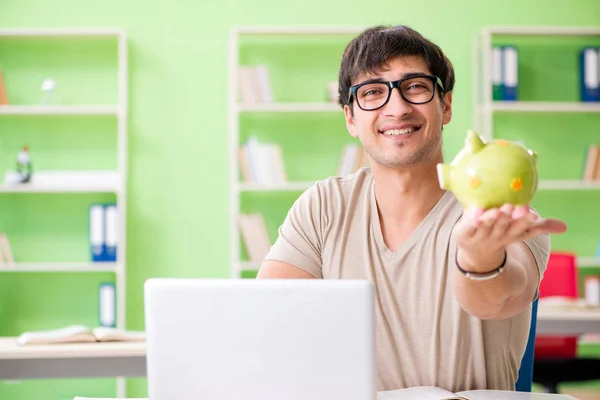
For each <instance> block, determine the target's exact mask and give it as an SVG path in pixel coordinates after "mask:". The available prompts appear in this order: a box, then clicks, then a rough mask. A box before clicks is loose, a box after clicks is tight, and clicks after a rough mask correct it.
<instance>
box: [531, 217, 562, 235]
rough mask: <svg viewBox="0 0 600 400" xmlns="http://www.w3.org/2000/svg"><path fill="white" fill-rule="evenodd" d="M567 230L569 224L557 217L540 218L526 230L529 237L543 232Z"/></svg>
mask: <svg viewBox="0 0 600 400" xmlns="http://www.w3.org/2000/svg"><path fill="white" fill-rule="evenodd" d="M566 231H567V224H565V223H564V222H563V221H561V220H558V219H555V218H547V219H540V220H538V221H535V222H534V223H532V224H531V226H530V228H529V229H528V230H527V232H526V236H527V239H529V238H532V237H535V236H537V235H541V234H543V233H548V234H556V233H564V232H566Z"/></svg>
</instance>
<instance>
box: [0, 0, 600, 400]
mask: <svg viewBox="0 0 600 400" xmlns="http://www.w3.org/2000/svg"><path fill="white" fill-rule="evenodd" d="M367 10H369V8H368V6H367V5H366V4H360V5H359V4H356V5H352V4H351V3H350V2H347V1H344V2H342V1H329V2H326V3H325V2H323V1H319V0H306V1H303V2H302V3H294V2H292V3H290V2H279V1H272V0H261V1H253V2H231V1H221V2H197V1H180V2H167V1H166V0H161V1H154V2H147V1H136V0H132V1H128V2H122V1H115V0H106V1H103V2H97V1H86V0H80V1H77V2H75V1H64V2H58V1H55V2H47V1H40V0H37V1H36V0H3V1H2V3H0V27H1V28H13V27H104V26H108V27H112V26H116V27H124V28H126V29H127V33H128V39H129V54H130V70H129V76H130V92H129V96H130V104H129V106H130V117H131V118H130V121H129V130H130V136H129V169H130V174H129V187H128V204H127V208H128V218H127V224H128V228H129V229H128V233H127V243H128V249H127V251H128V256H127V267H128V276H127V304H128V306H127V312H128V317H127V325H128V328H130V329H143V324H144V319H143V310H142V308H143V298H142V285H143V283H144V281H145V279H147V278H148V277H156V276H178V277H226V276H228V262H229V258H228V253H229V248H228V245H229V240H228V238H229V235H230V232H229V225H228V217H229V215H228V207H227V201H228V159H227V158H228V147H227V135H228V123H227V93H228V92H227V90H228V82H227V73H228V71H227V56H228V52H227V51H228V48H227V46H228V33H229V28H230V26H231V25H234V24H237V25H250V24H268V25H288V24H292V25H313V24H316V25H324V24H337V25H371V24H379V23H383V24H397V23H404V24H409V25H411V26H412V27H414V28H416V29H418V30H419V31H421V32H422V33H423V34H424V35H426V36H427V37H429V38H430V39H432V40H433V41H435V42H437V43H438V44H439V45H440V46H441V47H442V48H443V49H444V50H445V52H446V53H447V55H448V56H449V57H450V59H451V60H452V62H453V63H454V66H455V68H456V76H457V84H456V89H455V91H454V117H453V121H452V123H451V124H450V125H449V126H448V127H447V128H446V129H445V131H444V132H445V137H444V139H445V146H446V147H445V151H446V155H447V157H448V158H451V157H453V156H454V155H455V154H456V152H457V150H458V149H459V148H460V147H462V143H463V138H464V134H465V132H466V130H467V129H469V128H470V127H471V121H472V117H471V73H472V70H471V39H472V35H473V33H474V32H475V31H477V30H478V29H479V28H481V27H482V26H484V25H509V24H515V25H523V24H526V25H579V26H600V7H599V6H598V3H597V1H596V0H576V1H571V2H570V3H569V4H568V5H566V3H565V2H564V1H558V0H553V1H548V0H536V1H527V2H524V1H520V0H506V1H497V2H493V3H491V2H482V1H468V0H457V1H453V2H448V1H421V2H415V1H404V0H400V1H398V0H396V1H389V0H382V1H379V2H377V3H376V4H375V3H373V5H372V6H371V11H370V12H369V11H367ZM468 14H471V15H473V16H472V17H469V18H467V17H466V16H467V15H468ZM462 18H465V20H464V21H460V22H459V19H462ZM313 44H314V42H313ZM575 44H577V43H571V44H569V46H567V47H566V48H565V51H564V52H562V53H560V52H559V53H555V54H552V53H548V52H546V53H544V57H547V58H545V59H543V58H542V59H543V60H544V64H545V65H548V64H546V63H547V62H560V61H561V60H564V59H565V58H564V56H565V55H567V57H568V56H570V55H571V53H572V52H573V51H574V50H575V49H576V47H574V45H575ZM260 48H261V46H260V43H258V44H257V43H256V42H252V43H248V44H247V46H246V47H244V49H243V51H244V53H243V55H242V57H243V59H247V60H249V61H262V62H265V63H267V64H269V66H270V67H271V68H272V73H273V85H274V92H275V96H276V99H278V100H297V101H299V100H322V96H323V93H322V92H320V90H321V89H320V86H319V85H321V83H322V81H323V79H330V78H331V79H335V77H336V74H337V70H336V68H337V66H338V64H339V53H340V52H341V49H342V48H343V42H339V41H338V42H331V43H329V42H328V43H325V44H319V45H315V46H312V47H311V46H303V45H302V44H301V43H293V47H292V46H291V45H290V46H286V45H285V43H284V44H283V45H282V43H281V42H280V43H279V44H276V46H274V47H273V48H272V49H276V51H274V52H271V53H269V52H268V51H264V49H263V50H261V49H260ZM93 49H95V50H94V51H89V49H88V51H87V53H86V54H89V57H88V58H84V60H87V61H88V62H87V63H83V64H82V65H79V66H78V67H79V68H78V69H77V71H80V70H83V71H84V72H86V73H89V74H92V73H95V72H96V71H97V70H98V69H99V68H100V67H102V66H104V65H103V64H102V63H103V62H104V61H103V60H104V58H103V57H100V56H99V54H100V55H105V54H109V53H110V52H111V51H113V50H114V49H112V48H111V47H110V45H105V44H101V43H100V44H95V45H94V47H93ZM315 49H317V50H316V51H317V53H314V51H315ZM23 50H24V48H23V47H16V48H13V50H12V51H13V53H12V54H13V56H12V60H13V64H12V65H15V66H16V65H18V63H17V62H16V60H19V58H18V57H14V54H16V53H15V52H19V51H23ZM250 50H255V51H250ZM573 54H574V53H573ZM2 55H3V53H2V47H0V62H1V60H2ZM317 56H318V57H317ZM244 57H245V58H244ZM526 57H527V56H526ZM294 60H296V61H294ZM39 61H43V62H45V63H47V64H45V65H47V66H48V68H52V67H55V66H56V64H57V61H56V57H55V56H53V55H52V53H46V54H43V55H41V56H40V58H38V59H34V60H28V61H27V62H23V63H22V65H21V66H22V67H23V68H24V67H27V66H29V67H31V70H30V71H29V73H30V75H28V76H29V78H24V79H22V80H21V83H22V84H23V85H27V84H31V82H34V84H36V85H37V84H38V83H37V82H38V81H39V79H38V77H39V76H41V75H45V72H47V71H44V70H41V71H40V69H39V68H36V62H39ZM529 61H531V60H529ZM529 61H528V64H527V68H526V70H525V72H524V73H525V74H527V76H530V77H532V80H531V84H530V85H529V86H527V85H526V84H525V87H524V90H525V91H524V93H525V94H526V96H528V97H529V98H532V99H540V100H542V99H553V100H555V99H558V98H562V99H566V100H572V99H574V93H575V92H574V89H573V87H572V85H571V81H572V79H573V78H574V76H575V72H576V70H572V71H568V72H563V73H559V74H555V75H553V77H555V79H556V81H553V80H550V81H546V80H542V81H540V80H539V79H536V78H535V77H536V76H539V75H536V74H535V72H536V71H541V70H543V67H544V65H540V64H531V63H529ZM286 74H287V75H286ZM89 76H92V75H89ZM113 78H114V77H112V76H110V75H104V74H100V75H99V79H98V80H97V81H96V82H95V85H94V91H88V92H85V91H83V92H77V91H75V90H74V88H71V89H73V90H74V93H77V94H76V95H74V96H76V97H77V96H78V97H77V98H78V99H88V100H89V99H91V100H90V101H99V102H102V101H111V100H112V98H110V97H107V96H109V94H108V92H107V91H106V90H105V89H103V88H105V87H106V85H105V84H106V82H110V80H111V79H113ZM284 82H287V86H284ZM569 85H571V86H569ZM90 96H92V97H90ZM107 99H108V100H107ZM32 101H33V99H32ZM599 118H600V117H599V116H598V115H575V116H569V115H553V116H548V115H506V116H503V117H501V118H499V119H498V122H497V123H496V125H495V127H496V134H497V135H500V133H501V132H503V133H506V134H503V136H506V137H511V138H518V139H523V140H525V141H526V142H527V144H528V145H530V146H531V147H532V148H535V149H536V150H538V152H539V153H540V170H541V173H542V177H554V178H576V177H578V176H579V174H580V173H581V166H582V165H583V161H582V159H581V157H582V156H583V151H584V146H585V145H586V144H587V143H588V142H590V141H591V140H593V138H594V137H597V134H598V128H596V127H597V126H598V122H599V121H600V119H599ZM113 124H114V120H111V119H110V118H104V117H103V118H98V119H97V120H94V119H88V118H86V119H82V120H78V119H72V118H69V119H63V118H52V119H40V120H38V121H37V122H30V121H29V122H28V121H25V120H14V121H10V120H7V119H5V118H4V117H3V118H0V133H1V137H0V157H2V158H1V159H0V165H1V166H3V167H4V168H7V167H9V166H10V165H11V163H12V160H13V157H14V154H15V151H14V148H15V146H18V145H20V143H21V142H22V141H23V140H31V141H33V142H35V143H37V144H38V147H37V148H36V151H37V150H38V149H39V156H38V158H37V161H38V162H39V164H43V165H45V166H48V167H50V168H55V167H58V166H65V165H78V166H82V167H89V168H94V167H97V166H103V167H105V166H107V165H111V163H112V162H114V160H113V159H111V151H112V150H114V145H115V143H114V142H111V140H110V138H111V137H112V136H109V137H108V138H107V137H106V136H103V135H102V133H101V132H103V131H104V130H108V129H111V130H114V125H113ZM241 126H242V128H243V129H244V132H243V134H242V138H243V137H245V136H244V135H248V134H249V133H250V132H255V133H258V134H260V135H262V137H263V138H265V139H271V138H282V137H283V139H282V143H283V150H284V154H285V155H286V156H289V157H286V167H288V169H289V175H290V176H291V177H294V178H297V179H312V178H320V177H323V176H327V175H329V174H332V173H334V171H335V168H336V166H337V161H338V157H339V154H340V146H341V144H342V143H344V142H347V141H350V140H351V138H350V136H349V135H347V134H346V132H345V128H344V124H343V119H342V115H341V111H340V114H339V115H337V116H336V115H331V116H327V117H323V116H322V115H321V116H318V115H306V116H255V117H248V118H244V119H243V120H242V121H241ZM594 126H596V127H594ZM14 127H18V129H20V132H25V134H24V135H26V136H25V137H21V136H16V135H17V133H16V130H13V129H16V128H14ZM39 127H44V128H45V129H47V130H51V131H55V132H46V133H49V134H52V135H54V133H57V134H56V136H52V139H48V138H47V137H46V138H44V137H43V135H41V134H40V133H39V130H38V131H36V130H37V129H38V128H39ZM80 129H86V130H91V134H90V138H89V139H86V141H82V139H81V138H80V137H79V136H78V135H77V133H78V131H79V130H80ZM59 130H60V133H58V131H59ZM283 130H285V132H283ZM594 135H596V136H594ZM82 149H83V150H82ZM307 152H310V154H312V155H314V156H316V157H317V162H316V164H314V165H313V164H310V165H309V164H308V163H307V160H308V157H307ZM56 154H59V155H60V156H61V158H60V160H59V159H58V157H54V155H56ZM28 196H31V195H27V196H23V195H2V196H1V197H0V206H4V207H0V210H2V211H1V212H0V223H1V224H2V227H3V229H6V230H11V231H12V232H14V234H15V235H16V239H15V240H16V243H15V244H14V246H15V247H16V248H17V250H18V249H19V237H20V238H24V237H25V236H24V235H26V233H27V232H29V231H31V230H33V231H34V232H35V234H36V237H35V241H34V242H33V245H32V246H31V247H30V248H27V249H25V248H24V247H21V251H20V254H26V257H27V259H28V260H36V259H47V258H48V257H56V258H57V259H61V258H60V257H63V258H64V257H65V256H64V254H68V255H67V257H73V259H74V260H79V259H81V258H84V257H86V255H85V254H83V253H82V250H81V249H82V248H84V247H85V243H84V242H83V241H82V240H85V238H84V237H82V236H81V232H85V226H86V224H87V214H86V207H87V204H89V202H90V201H92V200H111V198H110V196H88V195H77V196H76V197H75V198H70V197H68V196H60V197H56V196H55V195H44V196H41V195H40V196H38V195H36V196H37V197H36V198H30V197H28ZM245 196H246V197H245V198H244V199H243V207H244V208H245V209H248V210H250V209H257V208H260V207H261V205H262V204H264V203H263V202H261V199H270V198H271V197H268V195H266V194H260V195H245ZM294 196H295V194H289V193H288V194H282V195H278V196H275V197H276V200H277V202H276V203H275V205H274V206H273V207H272V208H269V209H268V210H266V211H267V213H268V220H267V224H268V227H269V231H270V233H271V235H272V237H273V235H274V233H275V230H276V227H277V223H278V222H279V219H280V218H281V217H282V216H283V215H285V211H286V209H287V206H289V204H291V202H292V201H293V199H294ZM599 200H600V194H599V193H598V192H580V193H566V192H547V193H542V194H540V196H539V197H538V198H537V199H536V206H537V207H538V208H539V209H540V211H541V212H542V213H544V214H546V215H550V214H552V215H553V216H558V217H561V218H565V219H566V220H567V222H568V223H569V224H570V228H571V230H570V232H569V233H568V234H566V235H564V236H562V237H556V238H555V240H554V244H555V246H556V247H557V248H570V249H573V250H577V251H579V252H580V253H582V254H585V255H593V254H594V252H595V249H596V244H597V242H598V237H599V236H600V232H598V230H596V229H595V228H594V227H593V226H591V222H592V221H593V220H594V219H595V220H596V221H597V220H598V214H599V213H600V211H599V210H598V208H597V207H595V209H594V204H598V201H599ZM558 202H561V204H560V205H559V204H558ZM42 205H43V206H42ZM584 206H585V207H584ZM15 207H17V209H18V210H19V213H11V211H10V210H13V209H14V208H15ZM41 207H44V208H45V209H48V210H52V213H50V215H48V213H45V212H44V209H41ZM590 213H591V214H590ZM23 216H26V218H25V219H23V218H24V217H23ZM23 221H25V223H24V222H23ZM49 226H51V227H52V229H49V228H48V227H49ZM28 239H29V238H28ZM55 239H56V240H55ZM22 240H24V239H22ZM21 243H24V242H21ZM22 246H24V245H22ZM25 252H26V253H25ZM107 279H112V277H111V276H110V275H109V274H90V275H87V274H86V275H83V274H56V275H47V274H35V275H34V274H2V275H0V300H1V301H0V318H1V319H2V321H3V322H2V324H0V334H1V335H16V334H18V333H20V332H21V331H22V330H24V329H45V328H52V327H55V326H61V325H64V324H70V323H73V322H81V323H86V324H92V325H93V324H95V321H96V315H95V314H94V312H95V307H96V289H97V284H98V282H99V281H103V280H107ZM128 386H129V389H130V391H129V393H128V395H129V396H144V395H146V390H145V380H144V379H133V380H130V381H129V385H128ZM75 395H86V396H100V397H103V396H105V397H110V396H114V381H113V380H110V379H98V380H94V379H90V380H87V379H86V380H65V381H31V382H5V383H3V384H0V398H3V399H4V398H10V399H23V400H25V399H27V400H42V399H44V400H62V399H70V398H72V397H74V396H75Z"/></svg>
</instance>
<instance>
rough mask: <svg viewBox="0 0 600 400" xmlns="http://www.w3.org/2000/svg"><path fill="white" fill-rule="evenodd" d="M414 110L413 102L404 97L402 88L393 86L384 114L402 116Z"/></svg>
mask: <svg viewBox="0 0 600 400" xmlns="http://www.w3.org/2000/svg"><path fill="white" fill-rule="evenodd" d="M412 110H413V107H412V104H410V103H409V102H408V101H406V100H404V99H403V98H402V96H401V95H400V90H399V89H398V88H393V89H392V92H391V93H390V99H389V100H388V102H387V104H386V105H385V106H384V110H383V111H384V114H385V115H389V116H395V117H399V116H400V117H401V116H403V115H405V114H410V113H411V112H412Z"/></svg>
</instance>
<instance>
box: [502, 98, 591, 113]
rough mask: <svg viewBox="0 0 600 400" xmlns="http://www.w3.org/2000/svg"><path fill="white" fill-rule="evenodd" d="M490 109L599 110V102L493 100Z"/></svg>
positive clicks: (569, 111) (522, 110)
mask: <svg viewBox="0 0 600 400" xmlns="http://www.w3.org/2000/svg"><path fill="white" fill-rule="evenodd" d="M490 109H491V110H492V111H496V112H568V113H580V112H600V103H586V102H574V101H573V102H551V101H547V102H546V101H494V102H492V104H491V105H490Z"/></svg>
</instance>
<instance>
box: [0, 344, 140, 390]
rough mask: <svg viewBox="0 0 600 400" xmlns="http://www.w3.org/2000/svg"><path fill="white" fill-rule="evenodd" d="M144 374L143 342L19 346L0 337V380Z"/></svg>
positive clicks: (136, 375) (137, 375)
mask: <svg viewBox="0 0 600 400" xmlns="http://www.w3.org/2000/svg"><path fill="white" fill-rule="evenodd" d="M144 376H146V343H145V342H106V343H77V344H52V345H29V346H19V345H18V344H17V343H16V338H7V337H4V338H0V380H19V379H42V378H83V377H85V378H88V377H144Z"/></svg>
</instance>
